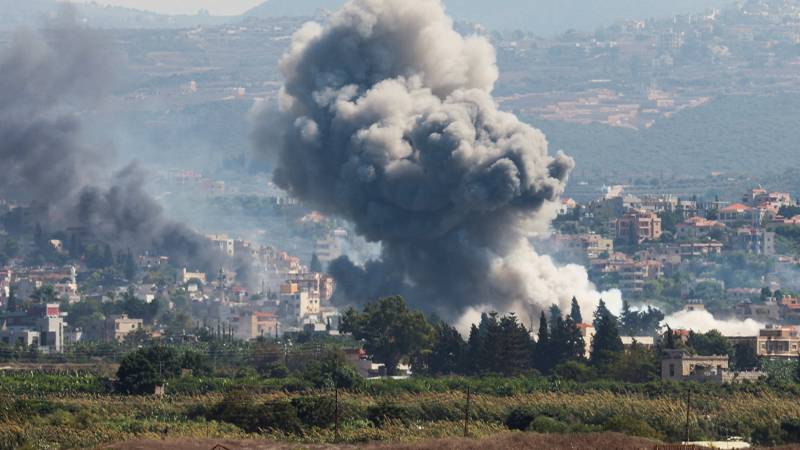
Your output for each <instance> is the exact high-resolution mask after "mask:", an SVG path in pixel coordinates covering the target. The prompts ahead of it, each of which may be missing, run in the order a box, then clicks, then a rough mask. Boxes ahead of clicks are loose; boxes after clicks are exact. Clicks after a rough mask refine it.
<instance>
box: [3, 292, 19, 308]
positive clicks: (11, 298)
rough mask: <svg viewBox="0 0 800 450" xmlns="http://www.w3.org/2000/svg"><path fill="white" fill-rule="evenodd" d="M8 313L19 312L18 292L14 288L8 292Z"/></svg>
mask: <svg viewBox="0 0 800 450" xmlns="http://www.w3.org/2000/svg"><path fill="white" fill-rule="evenodd" d="M6 311H8V312H17V311H19V299H18V298H17V294H16V290H15V289H14V288H13V287H12V288H11V289H9V292H8V300H7V301H6Z"/></svg>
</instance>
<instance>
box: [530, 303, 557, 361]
mask: <svg viewBox="0 0 800 450" xmlns="http://www.w3.org/2000/svg"><path fill="white" fill-rule="evenodd" d="M550 348H551V346H550V333H549V330H548V328H547V316H545V314H544V311H542V313H541V315H540V316H539V331H538V333H537V335H536V345H535V347H534V352H533V365H534V367H536V369H537V370H539V371H540V372H543V373H547V372H549V371H550V369H552V368H553V362H554V361H553V357H552V353H551V351H550Z"/></svg>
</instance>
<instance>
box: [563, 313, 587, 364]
mask: <svg viewBox="0 0 800 450" xmlns="http://www.w3.org/2000/svg"><path fill="white" fill-rule="evenodd" d="M579 323H580V322H576V321H574V320H573V319H572V315H569V316H567V318H566V319H565V320H564V335H565V346H564V348H565V353H564V356H565V357H566V358H567V359H568V360H575V361H583V360H584V358H585V355H586V341H585V340H584V339H583V335H582V334H581V330H580V329H579V328H578V324H579Z"/></svg>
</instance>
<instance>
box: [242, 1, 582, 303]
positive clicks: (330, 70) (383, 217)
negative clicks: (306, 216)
mask: <svg viewBox="0 0 800 450" xmlns="http://www.w3.org/2000/svg"><path fill="white" fill-rule="evenodd" d="M281 70H282V73H283V75H284V77H285V84H284V86H283V89H282V91H281V97H280V114H279V116H278V117H277V118H276V117H270V116H269V113H268V112H267V111H266V110H263V111H261V113H260V114H261V116H260V119H259V120H258V121H257V123H258V124H259V125H257V128H256V131H255V137H256V142H257V146H258V147H259V148H261V149H265V150H267V151H268V152H272V153H274V154H275V155H277V158H276V159H277V169H276V170H275V174H274V178H275V181H276V182H277V183H278V184H279V185H280V186H281V187H282V188H284V189H286V190H287V191H289V192H291V193H292V194H294V195H295V196H297V197H299V198H300V199H302V200H303V201H305V202H307V203H309V204H311V205H313V206H314V207H315V208H319V209H322V210H324V211H327V212H329V213H332V214H334V215H338V216H340V217H343V218H345V219H347V220H350V221H351V222H352V223H353V224H354V226H355V228H356V230H357V232H358V233H359V234H361V235H362V236H364V237H365V238H367V239H368V240H370V241H372V242H380V243H381V245H382V255H381V258H380V259H379V260H376V261H370V262H368V263H367V264H365V265H364V266H358V265H355V264H353V263H352V262H351V261H349V260H348V259H347V258H343V259H340V260H338V261H335V262H334V263H332V264H331V268H330V271H331V272H332V274H333V275H334V276H335V277H336V279H337V283H338V288H337V292H336V296H337V299H338V301H341V302H345V303H350V304H352V303H356V304H357V303H362V302H364V301H368V300H371V299H374V298H375V297H377V296H381V295H389V294H404V295H406V297H407V298H408V300H409V301H410V302H411V303H412V304H414V305H415V306H418V307H423V308H425V309H427V310H433V311H436V312H437V313H439V314H440V315H442V316H444V317H450V318H453V317H458V316H461V315H462V314H465V313H470V312H472V313H474V312H475V311H476V310H478V309H485V308H487V307H493V308H499V309H502V310H517V311H520V312H522V313H528V312H530V311H531V310H533V309H538V308H539V307H540V306H543V305H549V304H550V303H562V306H566V304H567V302H568V301H569V299H571V298H572V296H573V295H578V296H579V298H581V296H582V297H583V300H584V301H585V302H587V304H590V303H592V302H595V301H597V294H596V293H595V292H594V288H593V286H592V285H591V283H589V281H588V278H587V276H586V273H585V270H584V269H583V268H580V267H577V266H566V267H558V266H556V265H555V264H554V263H553V262H552V260H551V259H550V258H549V257H547V256H541V255H538V254H537V253H536V252H535V251H534V249H533V248H532V246H531V244H530V242H529V239H528V238H529V236H530V235H532V234H534V233H536V232H541V231H545V230H546V229H547V228H548V226H549V223H550V220H551V219H552V217H553V216H554V213H555V207H554V205H555V202H556V201H557V200H558V197H559V195H560V194H561V193H562V192H563V190H564V186H565V183H566V180H567V177H568V174H569V173H570V171H571V169H572V167H573V161H572V159H571V158H569V157H567V156H566V155H564V154H563V153H561V152H558V153H557V154H555V155H553V156H551V155H549V154H548V150H547V141H546V139H545V137H544V135H543V134H542V133H541V132H539V131H538V130H536V129H534V128H532V127H530V126H528V125H526V124H524V123H522V122H520V121H519V120H518V119H517V118H516V117H515V116H514V115H512V114H509V113H505V112H501V111H499V110H498V109H497V107H496V105H495V103H494V100H493V98H492V96H491V91H492V88H493V85H494V82H495V80H496V79H497V74H498V72H497V68H496V65H495V54H494V49H493V48H492V47H491V45H490V44H489V43H488V42H487V41H486V40H484V39H483V38H480V37H467V38H464V37H462V36H460V35H459V34H458V33H456V32H455V31H454V30H453V26H452V22H451V20H450V19H449V18H448V17H447V16H446V15H445V14H444V11H443V8H442V5H441V3H440V1H439V0H412V1H409V0H354V1H351V2H349V3H348V4H347V5H345V6H344V7H343V8H342V9H341V10H340V11H338V12H337V13H335V14H334V15H333V16H332V17H331V18H330V20H329V23H327V24H326V25H325V26H322V25H319V24H313V23H312V24H307V25H305V26H304V27H303V28H302V29H301V30H300V31H298V32H297V33H296V34H295V36H294V39H293V43H292V46H291V48H290V50H289V51H288V52H287V53H286V54H285V55H284V57H283V59H282V61H281ZM276 122H277V123H276ZM276 136H277V138H276Z"/></svg>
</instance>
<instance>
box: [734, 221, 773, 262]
mask: <svg viewBox="0 0 800 450" xmlns="http://www.w3.org/2000/svg"><path fill="white" fill-rule="evenodd" d="M732 241H733V246H734V248H736V249H738V250H742V251H745V252H747V253H752V254H755V255H766V256H773V255H775V232H773V231H767V230H765V229H763V228H754V227H741V228H739V229H737V230H736V235H735V236H733V238H732Z"/></svg>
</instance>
